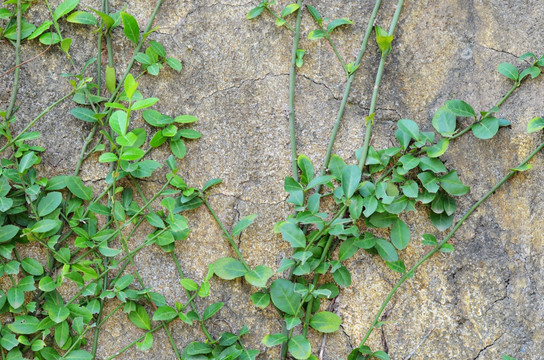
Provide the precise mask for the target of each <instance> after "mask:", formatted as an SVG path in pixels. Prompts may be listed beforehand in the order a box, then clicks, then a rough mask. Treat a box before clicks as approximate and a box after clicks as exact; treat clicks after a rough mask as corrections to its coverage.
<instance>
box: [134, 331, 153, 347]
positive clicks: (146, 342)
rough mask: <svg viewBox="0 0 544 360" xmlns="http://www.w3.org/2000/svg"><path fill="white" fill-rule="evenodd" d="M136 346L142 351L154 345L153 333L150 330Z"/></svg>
mask: <svg viewBox="0 0 544 360" xmlns="http://www.w3.org/2000/svg"><path fill="white" fill-rule="evenodd" d="M136 346H137V347H138V350H140V351H147V350H149V349H151V348H152V347H153V333H151V332H148V333H146V334H145V338H144V339H143V340H142V342H137V343H136Z"/></svg>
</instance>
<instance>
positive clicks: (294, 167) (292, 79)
mask: <svg viewBox="0 0 544 360" xmlns="http://www.w3.org/2000/svg"><path fill="white" fill-rule="evenodd" d="M297 5H298V6H299V9H298V10H297V21H296V23H295V36H294V37H293V49H292V52H291V69H290V70H289V131H290V134H291V170H292V172H293V179H295V180H296V181H298V167H297V139H296V134H295V84H296V76H297V65H296V62H297V51H298V43H299V41H300V23H301V20H302V0H298V2H297Z"/></svg>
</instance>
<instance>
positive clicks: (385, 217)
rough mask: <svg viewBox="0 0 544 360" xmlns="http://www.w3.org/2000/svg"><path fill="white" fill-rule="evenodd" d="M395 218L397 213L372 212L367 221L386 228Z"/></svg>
mask: <svg viewBox="0 0 544 360" xmlns="http://www.w3.org/2000/svg"><path fill="white" fill-rule="evenodd" d="M397 219H398V216H397V215H395V214H390V213H388V212H383V213H374V214H372V216H371V217H370V218H369V221H370V223H371V224H372V225H374V226H376V227H379V228H386V227H389V226H391V225H392V224H393V223H394V222H395V221H396V220H397Z"/></svg>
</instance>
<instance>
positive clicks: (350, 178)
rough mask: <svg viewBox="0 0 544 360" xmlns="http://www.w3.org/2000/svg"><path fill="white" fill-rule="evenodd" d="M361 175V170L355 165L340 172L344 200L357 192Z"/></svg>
mask: <svg viewBox="0 0 544 360" xmlns="http://www.w3.org/2000/svg"><path fill="white" fill-rule="evenodd" d="M361 175H362V174H361V169H359V166H357V165H349V166H346V167H345V168H344V169H343V170H342V190H344V195H345V196H346V198H348V199H349V198H351V197H352V196H353V194H354V193H355V191H356V190H357V187H358V186H359V183H360V182H361Z"/></svg>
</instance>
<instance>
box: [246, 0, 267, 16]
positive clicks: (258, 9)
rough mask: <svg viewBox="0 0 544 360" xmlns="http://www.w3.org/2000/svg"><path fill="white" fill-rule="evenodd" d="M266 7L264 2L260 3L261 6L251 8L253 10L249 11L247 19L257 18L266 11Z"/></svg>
mask: <svg viewBox="0 0 544 360" xmlns="http://www.w3.org/2000/svg"><path fill="white" fill-rule="evenodd" d="M264 9H265V6H264V5H262V4H261V5H259V6H256V7H254V8H253V9H251V10H250V11H249V13H248V14H247V16H246V19H248V20H251V19H254V18H256V17H257V16H259V15H261V14H262V12H263V11H264Z"/></svg>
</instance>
